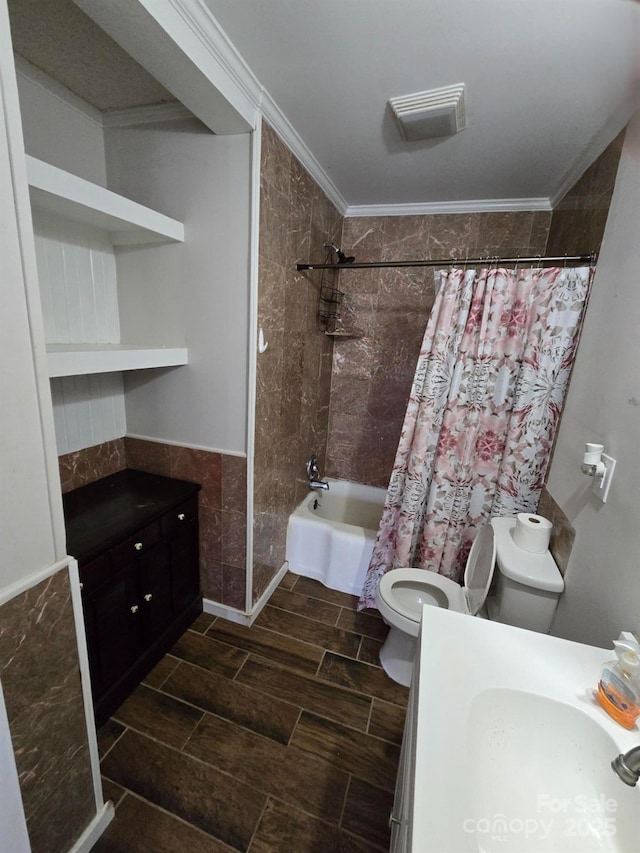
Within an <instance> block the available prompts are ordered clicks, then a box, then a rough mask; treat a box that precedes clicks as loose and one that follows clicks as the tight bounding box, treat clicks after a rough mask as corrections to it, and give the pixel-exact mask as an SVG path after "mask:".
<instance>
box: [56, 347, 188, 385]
mask: <svg viewBox="0 0 640 853" xmlns="http://www.w3.org/2000/svg"><path fill="white" fill-rule="evenodd" d="M47 361H48V365H49V376H50V377H51V378H53V377H57V376H79V375H81V374H87V373H113V372H115V371H120V370H144V369H146V368H150V367H177V366H179V365H183V364H188V362H189V358H188V351H187V349H186V348H184V347H149V346H129V345H127V344H47Z"/></svg>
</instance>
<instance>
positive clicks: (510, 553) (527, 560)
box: [491, 517, 564, 593]
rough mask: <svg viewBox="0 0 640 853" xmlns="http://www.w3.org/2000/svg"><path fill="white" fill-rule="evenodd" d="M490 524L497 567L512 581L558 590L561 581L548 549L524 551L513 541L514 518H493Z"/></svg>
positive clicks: (536, 587) (562, 583)
mask: <svg viewBox="0 0 640 853" xmlns="http://www.w3.org/2000/svg"><path fill="white" fill-rule="evenodd" d="M491 525H492V527H493V530H494V533H495V535H496V556H497V563H498V570H499V571H500V572H502V574H503V575H504V576H505V577H506V578H509V579H510V580H512V581H516V582H517V583H521V584H523V585H524V586H530V587H532V588H533V589H540V590H544V591H545V592H555V593H561V592H562V591H563V589H564V580H563V577H562V575H561V574H560V572H559V570H558V567H557V566H556V564H555V561H554V559H553V557H552V556H551V554H550V553H549V551H547V552H546V553H544V554H531V553H530V552H529V551H523V550H522V548H519V547H518V546H517V545H516V543H515V542H514V541H513V536H512V531H513V528H514V527H515V526H516V519H515V517H514V518H511V517H509V518H492V519H491Z"/></svg>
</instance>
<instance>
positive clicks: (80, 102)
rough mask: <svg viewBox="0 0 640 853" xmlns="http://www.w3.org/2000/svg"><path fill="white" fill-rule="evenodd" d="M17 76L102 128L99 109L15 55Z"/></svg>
mask: <svg viewBox="0 0 640 853" xmlns="http://www.w3.org/2000/svg"><path fill="white" fill-rule="evenodd" d="M13 58H14V62H15V67H16V75H17V76H18V77H22V78H23V79H24V80H28V81H29V83H32V84H33V85H34V86H38V88H40V89H43V90H44V91H45V92H46V93H47V94H48V95H51V96H52V97H54V98H57V99H58V100H59V101H61V102H62V103H63V104H65V106H67V107H71V109H74V110H75V111H76V112H78V113H80V114H81V115H82V116H83V117H84V118H86V119H89V121H91V122H93V123H94V124H96V125H98V127H102V113H101V112H100V110H99V109H97V108H96V107H94V106H92V105H91V104H90V103H88V102H87V101H85V100H84V99H83V98H81V97H80V96H79V95H76V94H75V93H74V92H72V91H71V89H67V87H66V86H64V85H63V84H62V83H59V82H58V81H57V80H55V79H54V78H53V77H50V76H49V75H48V74H47V73H46V72H45V71H41V70H40V68H37V67H36V66H35V65H32V64H31V63H30V62H29V61H28V60H26V59H25V58H24V57H23V56H20V55H19V54H17V53H14V55H13Z"/></svg>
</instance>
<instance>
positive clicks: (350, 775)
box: [338, 773, 353, 832]
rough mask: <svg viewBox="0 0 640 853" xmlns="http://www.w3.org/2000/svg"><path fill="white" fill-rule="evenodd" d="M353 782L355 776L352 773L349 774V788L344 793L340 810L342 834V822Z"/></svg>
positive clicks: (339, 825) (339, 823)
mask: <svg viewBox="0 0 640 853" xmlns="http://www.w3.org/2000/svg"><path fill="white" fill-rule="evenodd" d="M352 781H353V775H352V774H351V773H349V778H348V780H347V787H346V788H345V791H344V799H343V800H342V808H341V809H340V818H339V820H338V828H339V829H340V832H342V831H343V826H342V821H343V819H344V810H345V809H346V807H347V800H348V798H349V791H350V790H351V782H352Z"/></svg>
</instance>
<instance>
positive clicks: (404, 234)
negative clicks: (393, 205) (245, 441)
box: [327, 212, 551, 488]
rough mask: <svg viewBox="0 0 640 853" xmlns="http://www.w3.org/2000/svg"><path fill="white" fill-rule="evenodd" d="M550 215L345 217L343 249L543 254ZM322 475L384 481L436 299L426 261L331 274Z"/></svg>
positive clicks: (408, 254)
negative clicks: (339, 320)
mask: <svg viewBox="0 0 640 853" xmlns="http://www.w3.org/2000/svg"><path fill="white" fill-rule="evenodd" d="M550 217H551V214H549V213H543V212H542V213H541V212H532V213H478V214H459V215H458V214H452V215H448V214H440V215H429V216H402V217H391V216H387V217H361V218H347V219H345V220H344V226H343V232H342V249H343V251H345V252H346V253H347V254H350V255H355V256H356V258H357V259H358V260H359V261H377V260H409V259H415V258H434V259H435V258H449V257H464V256H469V257H478V256H483V255H496V254H502V255H505V256H510V255H516V256H517V255H519V254H520V255H528V254H539V253H542V252H544V248H545V244H546V241H547V234H548V228H549V221H550ZM340 289H341V290H342V291H343V292H344V293H345V300H344V303H343V309H342V313H343V325H344V327H345V328H347V329H349V328H351V329H354V330H356V331H357V332H358V333H360V334H361V336H360V337H354V338H336V339H335V344H334V355H333V378H332V386H331V406H330V418H329V442H328V458H327V473H328V474H329V475H330V476H333V477H338V478H340V479H345V480H353V481H355V482H358V483H366V484H368V485H372V486H380V487H383V488H386V487H387V485H388V482H389V477H390V474H391V469H392V466H393V460H394V458H395V452H396V449H397V446H398V440H399V438H400V431H401V429H402V422H403V419H404V413H405V410H406V406H407V401H408V398H409V392H410V390H411V382H412V379H413V373H414V370H415V365H416V360H417V357H418V353H419V351H420V344H421V342H422V337H423V335H424V330H425V327H426V324H427V320H428V317H429V312H430V311H431V308H432V306H433V301H434V298H435V288H434V271H433V269H432V268H428V267H424V268H406V269H389V270H354V271H353V272H344V273H341V274H340Z"/></svg>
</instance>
